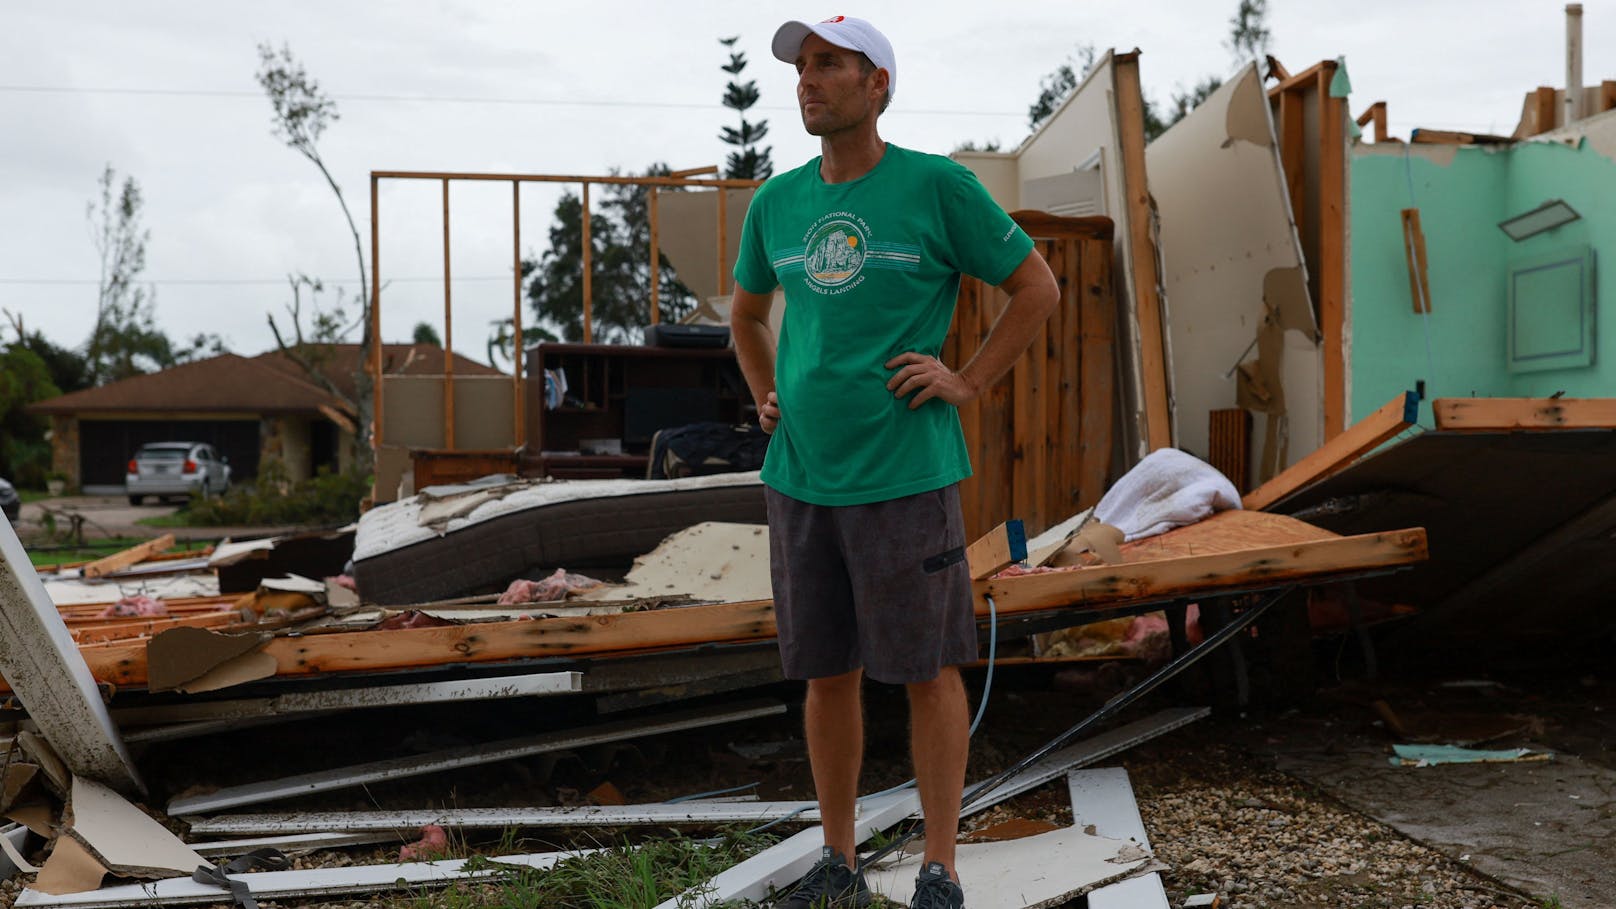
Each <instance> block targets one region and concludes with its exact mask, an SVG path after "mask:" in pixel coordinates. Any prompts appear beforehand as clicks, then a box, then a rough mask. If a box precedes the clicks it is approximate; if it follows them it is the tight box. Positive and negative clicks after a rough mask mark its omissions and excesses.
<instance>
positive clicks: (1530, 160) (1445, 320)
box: [1350, 143, 1616, 420]
mask: <svg viewBox="0 0 1616 909" xmlns="http://www.w3.org/2000/svg"><path fill="white" fill-rule="evenodd" d="M1444 159H1446V160H1444ZM1410 182H1412V184H1413V185H1412V190H1413V192H1412V201H1411V194H1410ZM1350 185H1351V200H1350V231H1351V233H1350V243H1351V247H1352V248H1351V268H1352V309H1351V320H1352V322H1351V335H1352V353H1351V361H1350V362H1351V370H1352V391H1351V399H1352V417H1353V419H1354V420H1356V419H1360V418H1362V417H1363V416H1364V415H1366V414H1368V413H1370V412H1372V411H1374V410H1375V408H1377V407H1380V406H1381V405H1382V404H1384V403H1386V402H1387V401H1388V400H1391V398H1392V397H1394V396H1395V395H1397V394H1400V393H1401V392H1403V391H1404V390H1406V389H1409V388H1413V387H1414V383H1415V382H1416V381H1417V380H1419V379H1425V380H1426V392H1427V397H1428V398H1441V397H1469V396H1471V395H1476V396H1483V397H1489V396H1490V397H1536V396H1543V395H1548V394H1553V393H1554V392H1556V391H1562V390H1563V391H1565V392H1566V394H1567V395H1568V396H1571V397H1612V396H1616V309H1612V308H1611V306H1612V304H1613V303H1616V298H1613V297H1612V292H1613V291H1612V289H1611V284H1612V282H1610V281H1601V280H1600V276H1599V274H1598V272H1599V270H1600V269H1601V268H1602V267H1604V266H1606V265H1607V264H1610V263H1616V255H1612V253H1616V162H1613V161H1612V160H1611V159H1609V158H1607V157H1605V156H1604V155H1601V154H1599V153H1598V152H1596V151H1594V150H1592V149H1590V148H1580V149H1572V148H1567V147H1565V146H1563V145H1556V144H1550V143H1533V144H1528V145H1520V146H1515V147H1512V148H1508V149H1501V150H1488V149H1485V148H1479V147H1462V148H1457V149H1454V148H1443V149H1433V150H1429V151H1427V150H1424V149H1419V150H1412V151H1408V150H1402V149H1393V148H1390V147H1388V146H1384V145H1383V146H1379V147H1378V148H1376V147H1372V146H1366V147H1360V148H1359V149H1357V150H1356V151H1355V152H1354V154H1353V157H1352V173H1351V183H1350ZM1556 198H1559V199H1564V200H1565V201H1566V202H1568V203H1569V204H1570V205H1571V207H1572V208H1575V209H1576V210H1577V211H1578V212H1579V213H1580V214H1581V215H1582V220H1580V221H1576V222H1573V223H1571V224H1568V225H1566V226H1564V227H1560V228H1557V229H1555V230H1552V231H1549V232H1547V233H1544V234H1540V235H1538V236H1536V237H1533V238H1531V239H1528V240H1526V241H1524V242H1520V243H1517V242H1515V241H1513V240H1511V239H1510V238H1509V237H1508V236H1507V235H1505V234H1504V232H1503V231H1501V230H1499V229H1498V222H1500V221H1502V220H1504V219H1505V218H1508V217H1511V216H1514V215H1517V214H1521V213H1523V212H1526V211H1529V210H1531V209H1533V208H1536V207H1537V206H1538V205H1540V204H1542V203H1543V202H1545V201H1548V200H1549V199H1556ZM1404 208H1418V209H1419V210H1420V220H1421V223H1422V226H1423V228H1424V232H1425V243H1426V256H1427V261H1428V263H1429V278H1430V284H1431V302H1432V312H1431V314H1430V315H1429V316H1420V315H1418V314H1416V313H1415V312H1414V308H1413V301H1412V298H1411V295H1410V291H1409V283H1408V265H1407V261H1406V259H1405V256H1404V252H1403V237H1402V219H1401V216H1400V212H1401V210H1402V209H1404ZM1579 244H1591V245H1592V246H1593V247H1594V255H1595V259H1596V261H1595V266H1594V269H1595V276H1594V285H1595V290H1596V294H1597V296H1596V305H1595V326H1596V329H1595V330H1596V332H1597V335H1596V340H1595V345H1594V364H1593V365H1592V366H1590V367H1581V368H1575V369H1563V370H1554V371H1547V372H1539V373H1511V372H1510V371H1509V369H1508V367H1507V365H1506V363H1505V356H1506V349H1507V339H1506V336H1505V325H1506V320H1507V317H1508V293H1507V285H1506V282H1507V279H1508V268H1509V264H1510V263H1511V262H1512V261H1516V260H1519V259H1528V258H1533V257H1536V256H1540V255H1542V254H1544V253H1548V252H1553V251H1555V250H1557V249H1560V248H1565V247H1569V246H1575V245H1579ZM1600 260H1603V261H1600ZM1428 342H1429V350H1430V353H1429V356H1428V355H1427V343H1428Z"/></svg>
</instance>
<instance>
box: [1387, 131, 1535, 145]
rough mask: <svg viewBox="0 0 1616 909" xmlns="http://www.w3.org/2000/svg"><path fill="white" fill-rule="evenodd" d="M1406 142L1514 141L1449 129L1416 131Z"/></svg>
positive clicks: (1497, 143)
mask: <svg viewBox="0 0 1616 909" xmlns="http://www.w3.org/2000/svg"><path fill="white" fill-rule="evenodd" d="M1408 141H1410V142H1412V143H1414V144H1415V145H1509V144H1511V143H1513V142H1514V141H1515V140H1514V139H1512V138H1510V137H1509V136H1494V135H1490V134H1488V133H1467V132H1459V131H1457V130H1451V129H1416V130H1414V132H1413V133H1412V134H1411V135H1410V136H1409V138H1408Z"/></svg>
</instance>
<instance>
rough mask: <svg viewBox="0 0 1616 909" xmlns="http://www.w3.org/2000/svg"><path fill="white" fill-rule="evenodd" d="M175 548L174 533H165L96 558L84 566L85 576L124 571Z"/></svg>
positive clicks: (94, 576)
mask: <svg viewBox="0 0 1616 909" xmlns="http://www.w3.org/2000/svg"><path fill="white" fill-rule="evenodd" d="M173 548H174V535H173V534H171V533H165V534H163V535H162V536H160V537H158V538H157V539H155V540H147V541H146V542H144V543H140V544H138V545H135V546H131V547H129V548H128V549H124V550H120V551H118V552H115V553H113V554H112V555H109V556H104V557H102V558H99V559H96V560H95V561H93V562H91V563H90V564H88V565H86V566H84V576H85V577H87V578H102V577H106V576H107V575H109V574H112V573H113V572H115V571H122V570H123V569H125V568H128V567H129V566H130V565H138V564H139V563H141V562H144V561H146V560H147V559H148V558H151V557H152V556H154V555H156V554H158V553H160V552H163V551H165V550H169V549H173Z"/></svg>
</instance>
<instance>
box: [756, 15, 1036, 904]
mask: <svg viewBox="0 0 1616 909" xmlns="http://www.w3.org/2000/svg"><path fill="white" fill-rule="evenodd" d="M773 50H774V55H775V56H776V57H777V58H779V59H780V60H783V61H785V62H787V63H791V64H793V65H795V66H796V68H797V103H798V106H799V107H800V108H801V111H802V122H803V126H804V127H805V128H806V129H807V131H808V133H809V134H810V135H814V136H818V137H819V140H820V151H821V154H820V157H818V158H816V159H814V160H812V161H809V162H808V163H807V164H805V165H803V166H802V167H799V168H797V169H795V170H792V171H789V172H787V173H783V174H780V175H778V176H776V177H774V178H773V179H772V180H770V181H769V182H768V183H766V184H765V185H764V186H762V187H761V188H759V190H758V192H757V195H756V196H755V197H754V198H753V200H752V205H751V208H750V210H749V211H748V212H747V216H746V224H745V227H744V228H743V231H742V237H741V248H740V255H739V258H738V259H737V261H736V263H735V296H734V302H733V306H732V309H731V313H732V316H731V326H732V330H733V334H734V338H735V351H736V355H737V357H738V358H739V360H740V364H741V369H742V371H743V372H744V373H745V374H746V380H747V384H748V385H749V386H750V388H751V391H752V395H753V398H754V399H755V400H756V402H757V406H758V413H759V418H760V421H761V422H762V424H763V428H764V429H765V430H767V431H769V432H772V433H773V434H774V437H773V440H772V444H771V445H770V446H769V453H768V457H767V459H766V460H765V462H764V466H763V481H764V483H765V485H766V487H767V490H766V495H767V496H768V506H769V533H770V561H771V571H772V574H773V582H774V603H775V616H776V620H777V623H778V626H779V636H780V655H781V662H782V663H783V665H784V668H785V673H786V675H787V677H789V678H795V679H806V680H807V681H808V696H807V703H806V705H805V708H804V714H805V724H806V727H807V729H806V736H807V740H808V755H809V760H810V763H811V765H812V769H813V775H814V786H815V789H816V793H817V795H818V799H819V806H820V811H821V814H822V817H823V821H824V827H825V849H824V852H823V854H822V858H821V860H820V862H819V863H818V864H817V865H815V866H814V868H813V870H812V871H810V872H809V874H808V876H807V877H805V878H804V879H803V881H802V882H801V883H800V884H799V885H798V887H797V889H796V890H795V891H794V892H793V893H792V894H791V895H790V896H788V897H787V898H786V899H785V900H784V901H783V902H782V903H781V905H782V906H787V907H793V909H799V907H809V906H864V905H867V904H868V903H869V902H870V894H869V891H868V890H867V889H866V888H865V885H864V879H863V876H862V875H861V874H860V873H859V872H858V871H857V870H856V869H855V868H854V867H851V865H850V861H851V860H853V859H856V857H857V852H856V851H855V847H856V845H857V844H856V843H855V841H854V835H853V819H854V813H855V811H854V802H855V799H856V797H857V794H858V776H859V764H860V762H861V760H862V757H863V748H864V732H863V716H862V714H861V712H860V710H861V708H860V696H859V694H860V691H859V689H860V684H861V682H862V679H863V676H864V675H868V676H870V678H872V679H875V680H876V681H879V682H886V683H889V684H902V685H905V686H906V688H907V692H908V696H909V705H910V716H911V725H912V730H911V749H912V755H913V759H914V765H915V776H916V778H917V779H918V781H919V788H920V800H921V805H922V807H923V808H924V810H925V814H926V855H925V859H926V864H925V867H924V869H923V870H922V872H921V874H920V878H919V880H918V882H917V884H916V889H915V898H914V902H913V903H912V905H913V906H917V907H919V906H924V907H928V909H957V907H960V906H963V905H964V894H963V893H962V891H961V890H960V887H959V884H958V878H957V875H956V874H955V873H954V841H955V838H956V835H957V833H958V829H959V809H960V799H961V795H962V792H963V789H964V786H965V763H966V756H967V751H968V748H969V728H968V712H967V706H966V698H965V689H964V686H963V685H962V684H961V682H960V676H959V671H958V669H957V666H958V664H960V663H966V662H970V661H971V660H974V659H975V658H976V653H977V642H976V622H975V619H974V617H973V615H972V601H971V597H972V595H971V584H970V576H969V572H968V570H967V568H966V565H965V561H964V548H965V545H966V543H967V541H966V540H965V538H964V528H963V519H962V517H961V513H960V504H959V491H958V483H959V481H960V480H962V479H964V478H966V477H967V476H969V475H970V461H969V457H968V455H967V453H966V450H965V441H964V435H963V433H962V431H961V429H960V422H959V414H958V411H957V408H958V407H959V406H960V405H962V404H965V403H966V402H968V401H971V400H972V399H974V398H976V397H977V396H978V395H979V394H981V392H982V390H983V389H985V388H987V387H988V386H989V385H991V384H992V383H993V382H995V381H997V380H998V379H999V378H1000V377H1001V376H1003V375H1004V373H1005V372H1006V371H1008V370H1009V369H1010V367H1011V365H1012V364H1013V363H1014V362H1015V360H1016V358H1018V357H1019V356H1020V355H1021V353H1022V351H1023V350H1025V349H1026V347H1027V345H1028V344H1029V343H1031V341H1032V338H1033V336H1034V335H1035V334H1036V333H1037V332H1038V329H1039V327H1040V326H1041V325H1042V324H1043V323H1044V321H1045V320H1046V319H1047V318H1048V317H1049V315H1050V313H1052V312H1053V311H1054V308H1055V306H1056V304H1057V303H1058V301H1059V291H1058V289H1057V288H1056V285H1055V278H1054V276H1053V275H1052V274H1051V273H1050V271H1049V266H1048V265H1047V264H1045V262H1044V260H1043V259H1042V258H1041V257H1040V256H1039V255H1037V253H1036V252H1034V251H1033V244H1032V241H1031V240H1030V239H1029V238H1028V237H1027V235H1026V234H1025V233H1024V232H1023V231H1022V230H1021V228H1019V227H1018V226H1016V224H1015V222H1013V221H1012V220H1011V219H1010V218H1009V216H1008V215H1006V214H1005V213H1004V211H1003V210H1002V209H1000V208H999V207H998V205H996V204H995V203H994V202H993V200H992V198H991V197H990V196H989V195H988V193H987V191H986V190H985V189H983V188H982V185H981V184H980V183H979V182H978V181H977V179H976V177H975V176H974V175H972V174H971V172H970V171H968V170H966V169H965V168H963V167H961V166H959V165H958V164H955V163H954V162H952V161H950V160H948V159H947V158H942V157H938V156H936V155H928V154H922V153H920V152H915V151H910V150H908V149H904V148H899V147H897V146H894V145H889V144H887V143H885V142H883V141H882V140H881V138H880V136H879V134H878V133H877V131H876V120H877V118H878V117H879V116H880V114H881V112H882V111H883V110H885V109H886V106H887V104H888V103H889V102H890V101H891V100H892V97H893V90H894V88H895V87H896V85H897V65H896V61H895V60H894V58H893V53H892V45H891V44H890V43H889V42H888V41H887V39H886V37H885V36H883V35H882V34H881V33H880V32H879V31H877V30H876V29H875V27H874V26H872V25H871V24H870V23H868V22H865V21H863V20H861V19H853V18H848V17H845V16H837V17H835V18H833V19H828V20H826V21H824V22H820V23H816V24H808V23H804V22H787V23H786V24H785V25H782V26H781V27H780V29H779V31H778V32H776V33H775V36H774V44H773ZM961 273H965V274H970V275H974V276H976V277H979V278H981V279H982V280H984V281H987V282H988V283H990V284H995V285H998V286H999V287H1001V288H1002V289H1003V290H1004V291H1005V292H1007V293H1008V294H1009V295H1010V301H1009V304H1008V305H1007V306H1006V307H1005V310H1004V313H1003V315H1001V316H1000V318H999V321H998V322H997V323H996V324H995V325H994V327H993V331H992V333H991V334H990V335H989V337H988V339H987V341H986V342H985V343H984V345H983V346H982V348H981V350H980V351H979V352H978V353H977V355H976V356H975V357H974V358H972V360H971V361H970V362H969V363H967V364H965V365H964V367H963V368H961V369H959V370H958V371H956V370H954V369H952V368H950V367H949V366H948V365H945V364H944V363H942V362H940V361H939V360H938V359H937V355H938V353H939V352H940V351H941V350H942V346H943V340H944V338H945V337H946V335H947V333H948V326H949V322H950V320H951V319H952V316H953V311H954V303H955V299H956V297H957V296H958V293H959V280H960V274H961ZM777 285H778V286H781V287H783V288H784V290H785V296H786V303H787V305H786V310H785V314H784V321H783V324H782V326H781V330H780V337H779V339H778V344H776V339H775V338H774V337H773V336H772V332H771V330H770V328H769V309H770V306H771V304H772V302H773V299H774V297H773V292H774V288H775V287H776V286H777Z"/></svg>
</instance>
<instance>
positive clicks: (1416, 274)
mask: <svg viewBox="0 0 1616 909" xmlns="http://www.w3.org/2000/svg"><path fill="white" fill-rule="evenodd" d="M1403 257H1404V259H1406V260H1407V262H1408V292H1409V296H1410V298H1411V299H1412V300H1413V301H1414V312H1415V313H1416V314H1424V313H1429V312H1430V311H1431V276H1430V273H1429V272H1428V271H1427V270H1426V259H1425V231H1424V230H1423V229H1421V227H1420V210H1419V209H1417V208H1405V209H1403Z"/></svg>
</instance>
